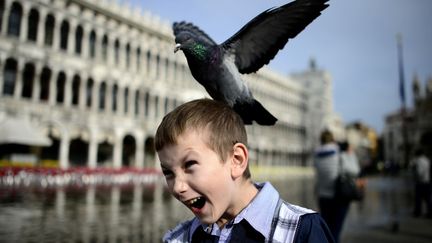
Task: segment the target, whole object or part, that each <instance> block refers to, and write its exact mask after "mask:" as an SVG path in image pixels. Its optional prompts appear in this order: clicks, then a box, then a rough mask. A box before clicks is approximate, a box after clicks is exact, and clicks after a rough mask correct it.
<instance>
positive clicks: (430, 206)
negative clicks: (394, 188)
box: [411, 149, 432, 218]
mask: <svg viewBox="0 0 432 243" xmlns="http://www.w3.org/2000/svg"><path fill="white" fill-rule="evenodd" d="M430 166H431V165H430V160H429V159H428V158H427V157H426V155H425V154H424V153H423V150H422V149H417V151H416V152H415V157H414V159H413V160H412V161H411V168H412V171H413V176H414V183H415V185H414V212H413V216H414V217H419V216H421V214H422V206H423V205H422V203H423V201H425V203H426V210H427V212H426V213H427V215H426V216H427V217H428V218H432V198H431V196H432V195H431V190H432V189H431V176H430Z"/></svg>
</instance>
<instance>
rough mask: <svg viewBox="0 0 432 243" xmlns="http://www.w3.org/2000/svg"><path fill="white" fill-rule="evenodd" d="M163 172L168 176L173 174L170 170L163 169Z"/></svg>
mask: <svg viewBox="0 0 432 243" xmlns="http://www.w3.org/2000/svg"><path fill="white" fill-rule="evenodd" d="M162 174H164V176H165V177H167V178H168V177H171V176H173V173H172V171H170V170H162Z"/></svg>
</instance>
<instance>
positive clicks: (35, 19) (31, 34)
mask: <svg viewBox="0 0 432 243" xmlns="http://www.w3.org/2000/svg"><path fill="white" fill-rule="evenodd" d="M38 24H39V12H38V11H37V10H36V9H31V10H30V14H29V18H28V29H27V40H29V41H36V40H37V35H38V34H40V33H38Z"/></svg>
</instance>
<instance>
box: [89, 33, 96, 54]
mask: <svg viewBox="0 0 432 243" xmlns="http://www.w3.org/2000/svg"><path fill="white" fill-rule="evenodd" d="M89 48H90V50H89V51H90V58H95V56H96V33H95V32H94V31H92V32H91V33H90V39H89Z"/></svg>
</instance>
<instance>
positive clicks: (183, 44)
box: [174, 31, 197, 52]
mask: <svg viewBox="0 0 432 243" xmlns="http://www.w3.org/2000/svg"><path fill="white" fill-rule="evenodd" d="M175 42H176V46H175V49H174V52H177V51H178V50H182V51H185V50H186V51H187V50H192V49H193V48H194V46H195V45H196V44H197V41H196V39H195V38H194V36H193V35H192V33H189V32H186V31H185V32H182V33H179V34H178V35H177V36H176V38H175Z"/></svg>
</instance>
